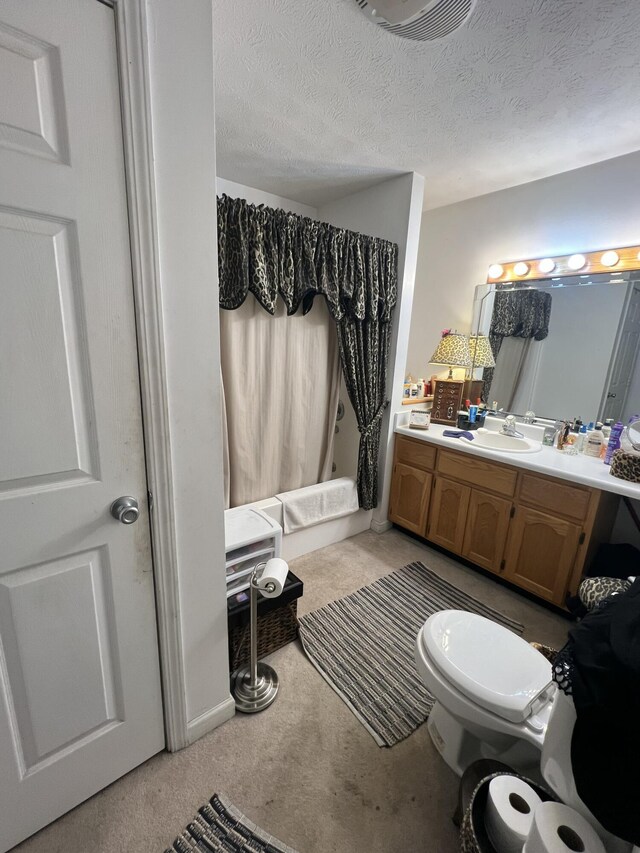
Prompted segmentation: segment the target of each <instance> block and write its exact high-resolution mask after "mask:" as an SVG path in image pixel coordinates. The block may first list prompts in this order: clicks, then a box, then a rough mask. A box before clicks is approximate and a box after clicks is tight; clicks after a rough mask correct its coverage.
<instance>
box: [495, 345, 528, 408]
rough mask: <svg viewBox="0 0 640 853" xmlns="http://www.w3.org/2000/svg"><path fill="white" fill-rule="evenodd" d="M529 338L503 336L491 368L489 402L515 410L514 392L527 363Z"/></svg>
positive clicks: (515, 392)
mask: <svg viewBox="0 0 640 853" xmlns="http://www.w3.org/2000/svg"><path fill="white" fill-rule="evenodd" d="M530 346H531V338H505V339H504V340H503V341H502V346H501V347H500V352H499V353H498V358H497V360H496V366H495V367H494V369H493V380H492V382H491V389H490V391H489V395H490V397H491V401H490V404H493V401H494V400H495V401H496V402H497V403H498V406H499V407H500V408H502V409H505V410H507V411H509V412H513V411H516V407H517V404H516V399H515V398H516V394H517V391H518V387H519V384H520V380H521V378H522V374H523V372H524V369H525V364H526V363H527V358H528V355H529V350H530ZM527 408H528V407H527Z"/></svg>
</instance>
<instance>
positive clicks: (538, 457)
mask: <svg viewBox="0 0 640 853" xmlns="http://www.w3.org/2000/svg"><path fill="white" fill-rule="evenodd" d="M399 417H400V421H399V425H397V426H396V436H395V452H394V464H393V477H392V484H391V495H390V501H389V519H390V520H391V521H393V522H394V523H395V524H397V525H399V526H400V527H403V528H405V529H406V530H410V531H412V532H413V533H417V534H418V535H419V536H422V537H423V538H424V539H426V540H428V541H430V542H433V543H435V544H436V545H440V546H441V547H443V548H446V549H447V550H448V551H450V552H451V553H453V554H456V555H458V556H461V557H463V558H464V559H466V560H469V561H470V562H472V563H474V564H476V565H477V566H480V567H481V568H483V569H486V570H488V571H490V572H493V573H495V574H496V575H498V576H500V577H502V578H504V579H505V580H507V581H509V582H510V583H512V584H514V585H516V586H518V587H521V588H522V589H525V590H527V591H528V592H531V593H533V594H535V595H537V596H539V597H540V598H543V599H545V600H546V601H549V602H551V603H553V604H555V605H557V606H560V607H563V606H564V602H565V597H566V594H567V593H568V592H570V593H575V592H576V590H577V588H578V585H579V583H580V580H581V578H582V575H583V573H584V571H585V569H586V568H587V566H588V565H589V562H590V560H591V559H592V558H593V555H594V554H595V551H596V549H597V547H598V545H599V544H600V543H601V542H607V541H608V540H609V536H610V533H611V528H612V526H613V522H614V519H615V516H616V512H617V508H618V502H619V499H620V495H621V494H630V496H631V497H634V498H638V497H640V486H638V485H636V484H631V483H626V482H625V481H622V480H616V478H614V477H611V475H610V474H609V469H608V467H607V466H605V465H604V464H603V463H602V462H600V460H596V459H583V458H577V457H572V458H563V454H562V453H561V452H559V451H557V450H555V448H550V447H543V448H541V451H540V452H539V453H533V454H530V455H529V454H521V455H516V454H506V453H500V452H499V451H487V450H483V449H475V448H473V447H472V444H466V443H465V444H461V442H465V441H466V440H465V439H452V438H447V437H444V436H443V435H442V432H443V428H442V427H439V426H437V425H432V426H431V428H430V429H429V431H427V432H420V433H418V431H417V430H411V429H410V428H409V427H408V426H406V425H404V424H403V423H402V420H401V419H402V416H399ZM404 417H405V418H406V416H404Z"/></svg>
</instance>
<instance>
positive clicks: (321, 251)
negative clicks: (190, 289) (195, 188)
mask: <svg viewBox="0 0 640 853" xmlns="http://www.w3.org/2000/svg"><path fill="white" fill-rule="evenodd" d="M218 270H219V280H220V307H221V308H225V309H228V310H230V309H234V308H237V307H238V306H239V305H242V303H243V302H244V300H245V299H246V298H247V294H248V293H249V292H251V293H253V295H254V296H255V298H256V299H257V300H258V302H259V303H260V305H262V307H263V308H264V309H265V310H266V311H268V312H269V313H270V314H274V313H275V310H276V303H277V300H278V298H280V299H282V301H283V302H284V304H285V306H286V310H287V314H289V315H292V314H295V313H296V311H298V309H299V308H300V306H302V312H303V314H306V313H307V312H308V311H309V310H310V309H311V306H312V304H313V300H314V299H315V297H316V296H318V295H320V296H323V297H324V299H325V300H326V303H327V307H328V309H329V313H330V315H331V317H332V318H333V320H334V321H335V323H336V327H337V333H338V346H339V350H340V360H341V364H342V371H343V375H344V379H345V385H346V388H347V393H348V394H349V399H350V401H351V404H352V405H353V408H354V411H355V414H356V419H357V423H358V430H359V431H360V446H359V454H358V475H357V481H358V496H359V502H360V506H361V507H362V508H363V509H373V508H374V507H375V506H376V505H377V500H378V450H379V447H380V430H381V418H382V415H383V413H384V410H385V408H386V406H387V404H388V400H387V399H386V373H387V363H388V359H389V341H390V329H391V319H392V316H393V310H394V307H395V304H396V298H397V286H398V247H397V245H396V244H395V243H390V242H389V241H387V240H382V239H379V238H376V237H368V236H366V235H364V234H357V233H355V232H353V231H347V230H345V229H343V228H336V227H334V226H332V225H328V224H327V223H323V222H316V221H314V220H311V219H308V218H306V217H303V216H298V215H296V214H293V213H287V212H286V211H284V210H274V209H272V208H268V207H264V206H263V205H260V206H259V207H256V206H255V205H252V204H249V203H248V202H247V201H245V200H244V199H231V198H229V197H228V196H226V195H223V196H221V197H220V198H218Z"/></svg>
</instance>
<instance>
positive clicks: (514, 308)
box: [482, 289, 551, 409]
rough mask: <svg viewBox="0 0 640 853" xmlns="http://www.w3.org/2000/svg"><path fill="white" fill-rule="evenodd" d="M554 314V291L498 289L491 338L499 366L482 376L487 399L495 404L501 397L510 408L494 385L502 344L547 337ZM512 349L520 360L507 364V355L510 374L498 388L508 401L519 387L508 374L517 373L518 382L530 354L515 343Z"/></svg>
mask: <svg viewBox="0 0 640 853" xmlns="http://www.w3.org/2000/svg"><path fill="white" fill-rule="evenodd" d="M550 317H551V294H550V293H549V292H547V291H543V290H529V289H523V290H506V291H497V292H496V294H495V299H494V303H493V313H492V315H491V326H490V328H489V341H490V343H491V349H492V351H493V357H494V359H495V361H496V367H489V368H486V369H485V370H484V372H483V375H482V379H483V382H484V394H483V396H484V399H485V402H487V403H488V404H491V402H492V401H493V400H497V401H498V403H499V404H500V406H501V407H502V408H504V409H508V408H509V405H508V404H507V403H506V402H503V400H502V399H501V398H500V397H499V396H497V395H496V392H495V390H494V387H493V386H494V382H495V374H494V371H496V370H497V369H498V363H499V356H500V352H501V350H502V347H503V346H504V344H505V343H506V341H507V340H509V339H511V338H518V339H522V340H528V339H534V340H536V341H542V340H544V339H545V338H546V337H547V335H548V334H549V320H550ZM512 349H513V357H514V359H515V361H516V364H515V365H509V366H508V367H507V359H506V358H505V357H504V356H503V358H502V359H501V361H502V363H503V364H504V367H503V370H504V371H508V373H507V372H505V374H504V378H503V379H501V383H504V384H503V386H502V387H500V388H499V389H498V390H500V391H501V393H502V394H503V397H504V399H505V400H506V399H507V397H508V398H509V399H511V400H513V393H514V390H515V386H512V383H511V380H510V379H509V378H508V377H509V376H513V375H515V376H516V380H515V381H516V383H517V377H518V376H519V375H520V373H521V371H522V368H523V364H524V358H525V357H526V348H525V347H523V346H519V347H518V346H513V347H512ZM501 372H502V371H501ZM504 395H506V396H504Z"/></svg>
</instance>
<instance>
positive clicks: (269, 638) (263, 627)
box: [229, 600, 298, 670]
mask: <svg viewBox="0 0 640 853" xmlns="http://www.w3.org/2000/svg"><path fill="white" fill-rule="evenodd" d="M250 637H251V623H250V622H247V624H246V625H238V626H237V627H236V628H233V629H232V630H231V631H230V633H229V645H230V647H231V648H230V658H231V669H232V670H235V669H237V668H238V667H239V666H245V665H246V664H248V663H249V642H250ZM297 637H298V601H297V600H294V601H290V602H289V603H288V604H285V605H283V606H282V607H279V608H278V609H277V610H272V611H271V612H270V613H265V614H264V616H261V615H260V613H258V658H263V657H265V655H269V654H271V652H275V651H276V650H277V649H281V648H282V647H283V646H286V645H287V643H291V642H293V641H294V640H295V639H297Z"/></svg>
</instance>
